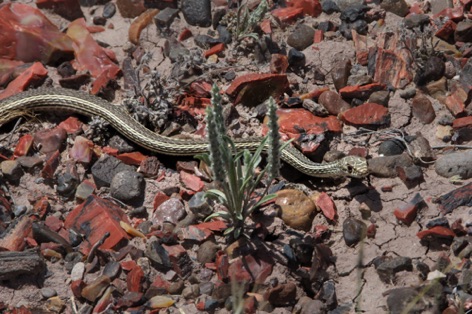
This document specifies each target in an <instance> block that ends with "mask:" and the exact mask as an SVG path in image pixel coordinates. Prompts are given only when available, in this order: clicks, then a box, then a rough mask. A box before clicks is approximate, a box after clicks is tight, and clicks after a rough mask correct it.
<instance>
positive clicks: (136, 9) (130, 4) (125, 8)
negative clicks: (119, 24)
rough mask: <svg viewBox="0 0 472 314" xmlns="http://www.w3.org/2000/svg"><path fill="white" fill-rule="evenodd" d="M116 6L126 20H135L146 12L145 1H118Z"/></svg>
mask: <svg viewBox="0 0 472 314" xmlns="http://www.w3.org/2000/svg"><path fill="white" fill-rule="evenodd" d="M116 6H117V7H118V10H119V11H120V14H121V16H122V17H124V18H130V19H132V18H135V17H137V16H139V15H140V14H141V13H143V12H144V11H146V8H145V7H144V1H142V0H141V1H131V0H117V1H116Z"/></svg>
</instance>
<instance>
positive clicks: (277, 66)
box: [270, 53, 288, 74]
mask: <svg viewBox="0 0 472 314" xmlns="http://www.w3.org/2000/svg"><path fill="white" fill-rule="evenodd" d="M287 68H288V58H287V56H286V55H283V54H278V53H274V54H272V55H271V59H270V73H274V74H284V73H285V72H287Z"/></svg>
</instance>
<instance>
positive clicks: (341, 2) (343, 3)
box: [334, 0, 365, 11]
mask: <svg viewBox="0 0 472 314" xmlns="http://www.w3.org/2000/svg"><path fill="white" fill-rule="evenodd" d="M334 2H335V3H336V5H337V6H338V8H339V9H340V10H341V11H344V10H347V9H348V8H349V7H351V6H355V5H358V4H365V1H364V0H334Z"/></svg>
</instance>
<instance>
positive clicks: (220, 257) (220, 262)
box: [215, 251, 229, 281]
mask: <svg viewBox="0 0 472 314" xmlns="http://www.w3.org/2000/svg"><path fill="white" fill-rule="evenodd" d="M215 266H216V275H217V276H218V279H219V280H221V281H224V280H226V279H228V273H229V257H228V254H226V253H225V252H223V251H218V252H216V259H215Z"/></svg>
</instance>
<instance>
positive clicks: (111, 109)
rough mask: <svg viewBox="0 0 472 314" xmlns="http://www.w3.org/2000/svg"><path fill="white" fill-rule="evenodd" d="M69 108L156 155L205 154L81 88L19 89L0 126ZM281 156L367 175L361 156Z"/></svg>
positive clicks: (4, 107)
mask: <svg viewBox="0 0 472 314" xmlns="http://www.w3.org/2000/svg"><path fill="white" fill-rule="evenodd" d="M48 110H55V111H72V112H76V113H79V114H82V115H86V116H100V117H102V118H103V119H105V120H106V121H107V122H108V123H110V125H111V126H112V127H113V128H115V129H116V130H117V131H118V132H119V133H121V134H122V135H123V136H125V137H126V138H128V139H129V140H131V141H132V142H134V143H136V144H138V145H139V146H141V147H143V148H145V149H148V150H150V151H154V152H157V153H159V154H165V155H172V156H193V155H196V154H201V153H205V152H207V150H208V143H207V141H205V140H183V139H175V138H170V137H165V136H162V135H159V134H157V133H154V132H152V131H151V130H149V129H147V128H145V127H144V126H143V125H142V124H140V123H139V122H138V121H136V120H135V119H133V118H132V117H131V116H130V115H129V114H127V113H126V112H125V111H124V110H122V109H121V108H119V107H118V106H115V105H112V104H110V103H109V102H107V101H106V100H104V99H101V98H99V97H96V96H93V95H89V94H86V93H84V92H81V91H76V90H69V89H63V88H39V89H36V90H30V91H26V92H21V93H19V94H17V95H14V96H11V97H9V98H6V99H3V100H1V101H0V125H2V124H3V123H5V122H8V121H9V120H11V119H13V118H15V117H17V116H20V115H22V114H24V113H25V112H35V111H48ZM260 142H261V139H260V138H251V139H244V140H237V141H236V143H235V145H236V148H237V149H248V150H250V151H254V150H256V149H257V147H258V146H259V144H260ZM281 159H282V160H283V161H285V162H286V163H288V164H290V165H291V166H293V167H294V168H295V169H297V170H299V171H300V172H302V173H305V174H307V175H310V176H313V177H326V178H336V177H345V176H349V177H356V178H362V177H365V176H366V175H367V174H368V170H367V162H366V160H365V159H364V158H361V157H357V156H347V157H344V158H342V159H340V160H337V161H334V162H329V163H322V164H320V163H315V162H313V161H311V160H310V159H308V158H307V157H305V156H304V155H303V154H302V153H301V152H300V151H298V150H297V149H295V148H293V147H291V146H286V148H285V149H284V150H283V151H282V153H281Z"/></svg>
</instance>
